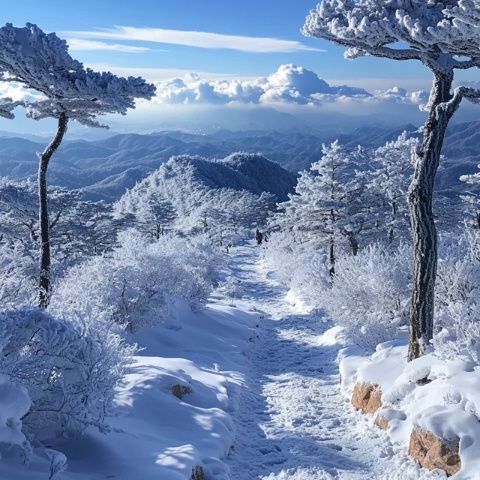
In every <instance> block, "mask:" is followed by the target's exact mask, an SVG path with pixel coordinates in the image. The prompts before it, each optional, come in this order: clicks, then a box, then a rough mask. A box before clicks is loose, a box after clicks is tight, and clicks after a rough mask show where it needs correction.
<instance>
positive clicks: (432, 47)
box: [303, 0, 480, 360]
mask: <svg viewBox="0 0 480 480" xmlns="http://www.w3.org/2000/svg"><path fill="white" fill-rule="evenodd" d="M479 19H480V8H479V3H478V0H442V1H434V0H427V1H423V0H389V1H380V0H323V1H322V2H320V3H319V4H318V5H317V7H316V9H314V10H312V11H311V12H310V14H309V15H308V17H307V19H306V22H305V25H304V27H303V32H304V34H305V35H310V36H313V37H318V38H323V39H326V40H330V41H332V42H335V43H337V44H338V45H342V46H345V47H347V48H348V50H347V52H346V57H347V58H356V57H359V56H363V55H372V56H376V57H384V58H389V59H393V60H400V61H402V60H417V61H421V62H422V63H423V64H424V65H425V66H426V67H427V68H428V69H429V70H430V71H431V72H432V76H433V83H432V89H431V91H430V97H429V102H428V105H427V106H426V107H425V110H426V111H428V118H427V120H426V122H425V125H424V128H423V142H422V145H421V147H420V148H418V149H417V150H416V151H415V156H414V174H413V176H412V181H411V185H410V189H409V196H408V198H409V207H410V218H411V227H412V237H413V254H414V274H413V288H412V303H411V309H410V349H409V359H410V360H414V359H416V358H419V357H420V356H422V355H423V354H425V353H426V350H425V348H426V345H428V343H429V342H430V341H431V340H432V337H433V332H434V311H435V308H434V307H435V280H436V273H437V263H438V238H437V230H436V228H435V216H434V211H433V208H432V204H433V196H434V195H433V193H434V192H433V190H434V185H435V179H436V175H437V171H438V167H439V165H440V160H441V154H442V148H443V144H444V139H445V134H446V131H447V127H448V125H449V123H450V121H451V119H452V118H453V116H454V115H455V112H456V111H457V110H458V108H459V107H460V105H461V103H462V101H463V100H464V99H465V100H469V101H471V102H473V103H479V102H480V90H478V89H476V88H473V87H471V86H458V87H457V88H455V89H454V90H453V84H454V79H455V70H457V69H462V70H468V69H471V68H478V67H479V66H480V56H479V53H478V52H479V51H480V28H479Z"/></svg>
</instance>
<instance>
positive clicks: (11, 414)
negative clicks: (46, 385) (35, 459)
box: [0, 375, 31, 454]
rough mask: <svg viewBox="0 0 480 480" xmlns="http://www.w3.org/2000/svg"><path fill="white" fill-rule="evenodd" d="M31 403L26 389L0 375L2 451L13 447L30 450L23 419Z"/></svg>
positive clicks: (0, 436) (0, 448)
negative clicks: (23, 430)
mask: <svg viewBox="0 0 480 480" xmlns="http://www.w3.org/2000/svg"><path fill="white" fill-rule="evenodd" d="M30 405H31V401H30V397H29V396H28V393H27V391H26V390H25V388H23V387H21V386H20V385H17V384H15V383H12V382H11V381H10V380H9V378H8V377H7V376H6V375H0V446H1V447H0V450H1V451H2V454H3V450H4V447H7V448H8V449H11V447H12V445H17V446H19V447H21V449H22V450H24V451H25V452H26V451H27V450H28V448H29V446H28V442H27V440H26V438H25V435H24V434H23V433H22V421H21V418H22V417H23V416H24V415H25V414H26V413H27V412H28V410H29V409H30Z"/></svg>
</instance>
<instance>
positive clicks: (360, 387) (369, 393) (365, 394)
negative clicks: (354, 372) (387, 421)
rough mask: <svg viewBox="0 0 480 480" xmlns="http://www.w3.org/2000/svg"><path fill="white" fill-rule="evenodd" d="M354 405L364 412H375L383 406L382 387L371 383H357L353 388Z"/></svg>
mask: <svg viewBox="0 0 480 480" xmlns="http://www.w3.org/2000/svg"><path fill="white" fill-rule="evenodd" d="M352 405H353V406H354V408H355V409H356V410H360V411H361V412H362V413H375V412H376V411H377V410H378V409H379V408H380V407H381V406H382V392H381V390H380V387H379V386H378V385H372V384H371V383H357V384H356V385H355V387H354V389H353V394H352Z"/></svg>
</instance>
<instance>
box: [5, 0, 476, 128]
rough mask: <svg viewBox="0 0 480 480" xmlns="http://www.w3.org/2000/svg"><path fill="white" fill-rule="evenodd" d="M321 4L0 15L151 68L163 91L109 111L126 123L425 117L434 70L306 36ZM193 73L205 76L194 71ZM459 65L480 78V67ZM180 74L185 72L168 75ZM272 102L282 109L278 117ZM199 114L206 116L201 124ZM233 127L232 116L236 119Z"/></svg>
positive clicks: (301, 1) (29, 8) (13, 4)
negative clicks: (133, 106) (352, 55)
mask: <svg viewBox="0 0 480 480" xmlns="http://www.w3.org/2000/svg"><path fill="white" fill-rule="evenodd" d="M315 4H316V2H315V0H242V1H241V2H234V1H230V0H115V1H113V0H82V1H78V2H74V3H73V2H68V1H65V0H21V1H19V0H17V1H13V0H3V1H2V9H1V13H0V15H2V16H3V23H5V22H11V23H13V24H14V25H16V26H22V25H24V24H25V23H26V22H32V23H36V24H37V25H39V26H40V27H41V28H42V29H43V30H44V31H47V32H50V31H55V32H57V33H58V34H59V35H60V36H61V37H62V38H65V39H66V40H67V41H68V42H69V44H70V50H71V54H72V55H73V56H74V57H75V58H77V59H79V60H81V61H83V62H84V63H85V64H86V65H87V66H91V67H92V68H95V69H98V70H111V71H113V72H114V73H116V74H120V75H132V74H134V75H142V76H144V77H145V78H146V79H147V80H149V81H152V82H155V83H157V86H158V92H159V95H158V96H157V98H156V99H155V101H154V102H152V103H151V104H149V105H145V104H140V105H139V108H137V110H136V111H135V112H133V113H131V114H130V115H129V116H128V117H127V118H121V119H120V120H118V119H117V118H112V119H110V118H109V119H108V121H109V122H110V123H111V124H112V126H113V128H115V129H118V130H131V131H146V130H148V129H150V130H152V129H153V130H155V129H157V130H158V129H164V128H203V126H202V122H201V119H202V118H205V119H206V120H205V121H204V123H205V122H209V125H207V124H205V128H207V127H210V128H213V124H214V125H215V126H218V127H222V126H223V125H220V124H218V125H217V123H216V122H217V119H218V118H221V114H225V113H226V114H228V115H230V117H231V118H233V117H234V116H235V118H237V119H238V118H240V117H241V121H239V123H242V125H244V126H245V128H252V125H253V123H252V122H250V119H251V118H253V115H255V112H254V111H255V109H257V110H258V109H263V110H264V112H263V113H265V110H268V112H266V113H267V114H268V118H269V120H268V121H269V122H272V128H275V126H276V125H277V124H276V120H278V121H279V122H285V114H288V115H293V117H292V118H290V119H289V120H288V121H289V122H290V124H294V125H295V123H296V120H295V119H299V118H300V117H302V119H305V117H308V121H309V124H310V125H312V124H313V125H315V122H317V120H318V119H319V118H320V117H322V118H323V122H324V124H325V123H326V122H328V121H329V120H330V115H332V114H337V115H340V116H342V115H343V116H344V115H348V116H349V117H352V116H353V117H355V116H356V117H358V118H360V117H362V115H363V116H364V117H365V116H370V117H371V118H374V119H375V121H378V118H386V117H389V119H390V120H391V119H392V118H393V117H397V118H396V120H397V121H398V122H401V123H407V120H410V119H414V120H412V121H415V122H418V121H419V120H421V119H422V118H423V117H420V116H419V106H420V105H421V104H422V103H424V102H425V95H426V93H425V90H428V89H429V86H430V82H431V80H430V78H431V77H430V74H429V72H428V71H427V70H426V69H425V68H424V67H423V66H422V65H420V64H418V63H417V62H395V61H389V60H384V59H376V58H361V59H357V60H354V61H348V60H345V59H344V58H343V51H344V49H343V48H342V47H337V46H335V45H333V44H331V43H329V42H326V41H323V40H318V39H312V38H305V37H304V36H303V35H302V34H301V33H300V28H301V27H302V25H303V22H304V19H305V16H306V15H307V13H308V12H309V10H310V9H312V8H314V7H315ZM290 64H292V65H296V66H298V67H300V68H297V67H292V66H290ZM281 65H287V68H284V67H281ZM189 72H192V73H196V74H198V77H194V78H193V77H192V78H189V77H185V75H187V74H188V73H189ZM312 72H314V73H312ZM317 75H318V77H320V78H323V79H325V80H327V81H328V82H329V84H330V85H347V86H350V87H357V88H359V87H360V88H364V89H366V90H367V91H368V92H371V93H373V96H372V97H371V98H370V97H367V96H363V97H362V96H360V97H358V96H356V93H355V92H353V91H352V90H351V89H350V90H349V91H348V93H347V94H346V95H344V94H343V93H342V94H337V93H335V92H334V91H333V90H328V88H327V89H325V88H324V87H323V86H322V82H321V81H320V80H319V79H318V78H317ZM460 75H461V76H463V78H466V79H468V80H476V79H477V78H478V73H477V72H460ZM265 77H266V78H265ZM173 78H182V79H186V80H185V82H183V80H182V81H177V82H176V83H172V82H170V83H169V80H171V79H173ZM158 82H160V83H158ZM392 87H401V88H400V89H398V88H397V89H395V88H394V89H392ZM5 94H8V95H9V96H14V95H12V94H10V92H5ZM192 104H195V105H192ZM239 104H240V106H239ZM207 107H208V108H207ZM215 109H216V110H215ZM225 109H227V110H228V111H225ZM272 109H273V110H275V111H278V112H281V115H277V117H275V115H272V114H271V112H270V110H272ZM394 109H395V110H394ZM207 110H208V111H207ZM213 110H215V111H213ZM220 110H222V112H220ZM234 110H235V111H234ZM252 112H253V113H252ZM392 112H393V113H394V115H393V116H392ZM192 115H194V116H195V117H196V120H198V121H196V122H195V123H194V124H192V122H191V118H192ZM312 118H313V119H314V120H312ZM207 119H208V120H207ZM212 119H213V120H212ZM186 120H187V121H188V122H186ZM302 121H303V120H302ZM212 122H213V123H212ZM339 122H341V120H339ZM361 122H362V121H361V120H359V121H358V122H357V123H359V124H361ZM31 123H32V122H27V121H25V120H16V121H15V122H9V121H7V120H0V130H2V129H3V130H12V129H19V128H20V129H21V130H27V131H30V130H31V131H34V130H35V126H32V125H31ZM185 125H187V126H185ZM234 127H235V122H233V123H232V125H229V128H234ZM51 128H52V123H51V122H50V123H49V122H43V123H42V126H41V128H40V132H42V129H45V130H48V131H50V130H51ZM38 130H39V129H38V128H37V131H38Z"/></svg>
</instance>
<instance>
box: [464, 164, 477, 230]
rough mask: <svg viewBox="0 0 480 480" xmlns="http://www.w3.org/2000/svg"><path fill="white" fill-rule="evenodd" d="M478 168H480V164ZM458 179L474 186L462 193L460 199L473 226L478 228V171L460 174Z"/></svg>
mask: <svg viewBox="0 0 480 480" xmlns="http://www.w3.org/2000/svg"><path fill="white" fill-rule="evenodd" d="M478 168H480V165H479V166H478ZM460 180H461V181H462V182H465V183H466V184H467V185H471V186H473V187H475V188H473V189H471V190H470V191H469V192H467V193H466V194H465V195H462V200H463V201H464V203H465V206H466V210H467V211H468V212H469V214H470V216H471V218H472V220H473V222H472V223H473V225H474V227H475V228H477V229H480V194H479V193H478V188H479V187H480V172H475V173H473V174H471V175H462V176H461V177H460ZM475 190H476V191H475Z"/></svg>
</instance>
